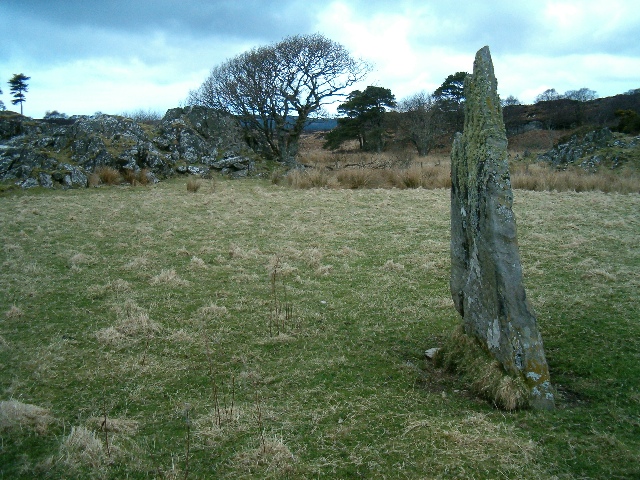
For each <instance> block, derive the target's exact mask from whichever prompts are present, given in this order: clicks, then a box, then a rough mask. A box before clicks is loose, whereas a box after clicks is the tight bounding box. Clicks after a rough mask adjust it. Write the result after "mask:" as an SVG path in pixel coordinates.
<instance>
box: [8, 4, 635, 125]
mask: <svg viewBox="0 0 640 480" xmlns="http://www.w3.org/2000/svg"><path fill="white" fill-rule="evenodd" d="M316 32H320V33H322V34H324V35H325V36H326V37H328V38H330V39H332V40H334V41H336V42H339V43H341V44H343V45H344V46H345V47H347V48H348V49H349V51H350V52H351V53H352V54H353V56H355V57H357V58H362V59H364V60H367V61H369V62H371V63H373V64H374V67H375V69H374V71H373V72H372V73H371V74H370V75H369V77H367V79H366V81H365V83H364V84H363V85H362V88H364V87H366V85H377V86H381V87H385V88H390V89H391V91H392V92H393V93H394V94H395V95H396V97H397V98H398V99H401V98H403V97H405V96H408V95H411V94H413V93H416V92H419V91H422V90H424V91H427V92H432V91H433V90H435V89H436V88H437V87H438V86H439V85H440V84H441V83H442V82H443V80H444V79H445V78H446V77H447V75H449V74H452V73H455V72H457V71H471V70H472V67H473V58H474V55H475V52H476V51H477V50H478V49H479V48H481V47H483V46H484V45H489V47H490V48H491V53H492V57H493V61H494V65H495V71H496V76H497V78H498V85H499V93H500V95H501V96H502V97H503V98H504V97H507V96H508V95H515V96H516V97H518V98H519V99H520V100H521V101H522V102H523V103H532V102H533V99H534V98H535V96H536V95H537V94H539V93H541V92H542V91H544V90H546V89H548V88H555V89H556V90H557V91H558V92H560V93H563V92H565V91H567V90H577V89H579V88H582V87H587V88H590V89H592V90H595V91H596V92H597V93H598V95H599V96H600V97H605V96H611V95H615V94H618V93H624V92H626V91H628V90H630V89H635V88H640V8H638V3H637V0H607V1H604V0H598V1H593V0H518V1H514V0H482V1H476V0H465V1H464V2H452V1H444V0H394V1H384V0H336V1H332V0H320V1H318V0H269V1H267V0H153V1H152V0H0V88H1V89H2V91H3V95H0V100H2V101H4V104H5V105H6V106H7V108H9V109H13V110H18V109H19V107H18V106H13V105H11V96H10V94H9V86H8V85H7V81H8V80H9V79H10V78H11V76H12V75H13V74H15V73H24V74H25V75H27V76H30V77H31V80H30V81H29V92H28V93H27V101H26V103H25V105H24V108H25V114H26V115H29V116H31V117H41V116H42V115H44V113H45V112H46V111H48V110H58V111H60V112H64V113H67V114H69V115H72V114H93V113H95V112H97V111H101V112H104V113H120V112H123V111H133V110H138V109H143V110H153V111H158V112H162V113H164V111H166V110H167V109H168V108H172V107H175V106H179V105H180V104H181V102H183V101H184V100H185V98H186V97H187V94H188V92H189V90H191V89H195V88H197V87H198V86H199V85H200V84H201V83H202V82H203V80H204V79H205V78H206V76H207V75H208V72H209V71H210V69H211V67H213V66H215V65H216V64H218V63H220V62H222V61H224V60H225V59H228V58H231V57H233V56H235V55H237V54H239V53H242V52H244V51H246V50H247V49H250V48H252V47H255V46H260V45H266V44H270V43H274V42H277V41H279V40H281V39H282V38H284V37H286V36H288V35H294V34H307V33H316Z"/></svg>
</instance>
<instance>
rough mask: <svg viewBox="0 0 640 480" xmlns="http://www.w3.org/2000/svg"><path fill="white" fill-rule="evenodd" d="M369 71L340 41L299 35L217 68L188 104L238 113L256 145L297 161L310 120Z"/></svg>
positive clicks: (249, 52) (257, 49)
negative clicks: (301, 142)
mask: <svg viewBox="0 0 640 480" xmlns="http://www.w3.org/2000/svg"><path fill="white" fill-rule="evenodd" d="M368 71H369V66H368V65H367V64H366V63H365V62H362V61H360V60H355V59H353V58H352V57H351V55H350V54H349V52H348V51H347V50H346V49H345V47H343V46H342V45H340V44H339V43H336V42H333V41H332V40H329V39H327V38H326V37H324V36H322V35H320V34H313V35H296V36H292V37H287V38H285V39H284V40H282V41H281V42H278V43H276V44H273V45H269V46H265V47H259V48H254V49H252V50H249V51H248V52H245V53H243V54H241V55H238V56H236V57H234V58H232V59H230V60H227V61H226V62H224V63H222V64H221V65H218V66H216V67H214V68H213V69H212V70H211V74H210V75H209V77H208V78H207V79H206V80H205V81H204V83H203V84H202V85H201V86H200V88H198V89H197V90H195V91H192V92H190V93H189V98H188V100H187V103H188V104H190V105H203V106H206V107H210V108H215V109H218V110H221V111H225V112H228V113H230V114H232V115H236V116H238V117H239V119H240V121H241V122H242V125H243V126H244V128H245V131H246V132H247V137H248V139H249V141H250V142H251V143H252V146H253V147H254V148H256V149H261V150H262V151H264V152H265V153H267V154H268V155H270V156H271V157H273V158H275V159H278V160H280V161H282V162H285V163H294V162H295V156H296V154H297V152H298V140H299V138H300V134H301V133H302V131H303V129H304V127H305V125H307V124H308V123H309V122H310V121H311V120H312V118H314V116H317V115H319V114H320V112H321V111H322V109H323V106H325V105H328V104H330V103H333V102H334V101H335V98H336V97H337V96H338V97H339V96H342V95H344V94H343V93H342V92H343V91H344V90H345V89H346V88H348V87H350V86H351V85H353V84H354V83H356V82H357V81H359V80H361V79H362V78H364V76H365V75H366V74H367V73H368Z"/></svg>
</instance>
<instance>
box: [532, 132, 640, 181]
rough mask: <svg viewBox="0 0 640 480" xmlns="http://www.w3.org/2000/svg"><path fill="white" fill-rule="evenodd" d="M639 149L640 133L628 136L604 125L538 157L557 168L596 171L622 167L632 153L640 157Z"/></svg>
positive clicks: (573, 136) (576, 136) (575, 136)
mask: <svg viewBox="0 0 640 480" xmlns="http://www.w3.org/2000/svg"><path fill="white" fill-rule="evenodd" d="M620 137H622V138H620ZM638 152H640V136H639V137H633V138H628V137H626V136H625V135H623V134H619V133H618V134H614V133H613V132H611V130H609V129H608V128H602V129H598V130H593V131H591V132H588V133H586V134H583V135H578V134H576V135H572V136H571V138H569V140H568V141H566V142H563V143H560V144H558V145H557V146H556V147H554V148H552V149H551V150H549V151H548V152H546V153H543V154H541V155H538V160H539V161H542V162H548V163H549V164H550V165H552V166H554V167H557V168H564V167H566V166H567V165H577V166H579V167H581V168H582V169H583V170H586V171H588V172H592V173H594V172H596V171H598V169H600V168H607V169H610V170H613V169H616V168H619V167H621V166H623V165H625V164H626V163H627V162H628V161H629V159H630V158H631V157H632V156H635V157H637V156H638Z"/></svg>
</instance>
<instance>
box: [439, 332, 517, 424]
mask: <svg viewBox="0 0 640 480" xmlns="http://www.w3.org/2000/svg"><path fill="white" fill-rule="evenodd" d="M433 360H434V363H435V364H436V366H438V367H444V368H446V369H447V370H449V371H451V372H453V373H457V374H458V375H460V376H461V377H462V380H463V381H464V382H465V383H467V384H468V385H469V387H470V389H471V390H472V391H473V392H474V393H476V394H477V395H478V396H480V397H482V398H484V399H486V400H488V401H490V402H492V403H493V404H494V405H495V406H496V407H498V408H501V409H503V410H509V411H511V410H519V409H523V408H529V407H530V404H529V394H528V389H527V386H526V384H525V382H524V379H522V378H518V377H515V376H513V375H511V374H509V373H507V372H506V371H505V370H504V369H503V368H502V366H501V365H500V363H499V362H498V361H496V360H495V359H494V358H492V357H491V355H490V354H489V353H488V352H487V351H486V350H485V349H483V348H482V347H481V346H480V345H479V344H478V342H477V341H476V340H475V339H473V338H472V337H470V336H469V335H467V334H465V333H464V331H463V329H462V326H458V327H457V328H456V329H455V330H454V331H453V333H452V334H451V336H450V337H449V338H447V339H446V343H445V345H444V346H443V347H442V348H441V349H439V350H438V351H437V352H436V354H435V356H434V358H433Z"/></svg>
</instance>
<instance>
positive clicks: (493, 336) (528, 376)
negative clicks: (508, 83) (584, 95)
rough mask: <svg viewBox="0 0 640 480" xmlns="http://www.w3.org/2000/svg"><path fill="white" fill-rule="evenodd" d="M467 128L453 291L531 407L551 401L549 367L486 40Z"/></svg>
mask: <svg viewBox="0 0 640 480" xmlns="http://www.w3.org/2000/svg"><path fill="white" fill-rule="evenodd" d="M465 97H466V103H465V123H464V133H462V134H456V138H455V140H454V144H453V150H452V153H451V181H452V188H451V294H452V296H453V301H454V303H455V306H456V309H457V310H458V312H459V313H460V315H461V316H462V318H463V327H464V332H465V333H466V334H467V335H469V336H472V337H475V338H476V339H478V340H479V342H480V343H481V344H482V345H483V346H484V347H485V348H486V349H487V350H488V351H489V352H490V353H491V354H492V355H493V356H494V357H495V358H496V359H497V360H498V361H499V362H500V363H501V364H502V365H503V367H504V369H505V370H506V371H507V372H509V373H510V374H512V375H516V376H518V375H519V376H522V378H523V379H524V381H525V383H526V385H527V387H528V388H529V392H530V401H529V403H530V405H531V406H532V407H533V408H540V409H551V408H553V407H554V396H553V390H552V387H551V383H550V378H549V369H548V366H547V361H546V358H545V355H544V349H543V345H542V337H541V336H540V333H539V331H538V327H537V323H536V318H535V315H534V313H533V309H532V307H531V305H530V304H529V302H528V301H527V298H526V294H525V290H524V285H523V281H522V268H521V265H520V255H519V252H518V242H517V236H516V221H515V217H514V214H513V211H512V204H513V194H512V191H511V182H510V179H509V168H508V163H507V136H506V132H505V128H504V121H503V118H502V107H501V105H500V98H499V97H498V93H497V80H496V77H495V74H494V71H493V63H492V61H491V54H490V52H489V47H484V48H482V49H481V50H479V51H478V53H477V54H476V58H475V62H474V65H473V74H472V75H470V76H469V77H467V80H466V82H465Z"/></svg>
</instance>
